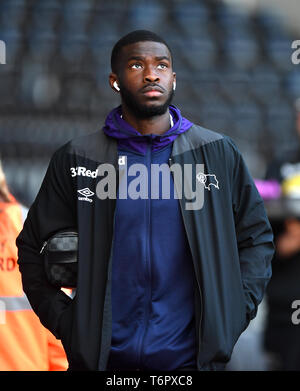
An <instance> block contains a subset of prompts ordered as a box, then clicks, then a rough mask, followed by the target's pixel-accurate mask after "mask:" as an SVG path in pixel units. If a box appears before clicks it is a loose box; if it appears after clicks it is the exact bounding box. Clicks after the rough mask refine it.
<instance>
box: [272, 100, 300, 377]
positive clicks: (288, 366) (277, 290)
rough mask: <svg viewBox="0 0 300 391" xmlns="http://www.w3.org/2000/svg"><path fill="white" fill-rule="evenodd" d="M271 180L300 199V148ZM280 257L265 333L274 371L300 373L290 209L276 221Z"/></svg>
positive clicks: (277, 164)
mask: <svg viewBox="0 0 300 391" xmlns="http://www.w3.org/2000/svg"><path fill="white" fill-rule="evenodd" d="M295 108H296V124H295V125H296V127H295V128H296V129H295V130H296V133H297V136H298V137H299V141H300V100H299V99H297V100H296V102H295ZM266 179H267V180H275V181H277V182H278V183H279V184H280V185H281V191H282V197H283V198H284V199H285V200H286V202H287V201H288V200H290V202H291V203H292V205H293V202H295V201H296V200H297V201H298V200H299V195H300V148H299V147H298V149H296V150H295V151H293V152H292V153H291V151H290V152H289V153H284V154H282V156H281V157H280V159H276V160H274V161H273V162H271V164H270V165H269V167H268V169H267V172H266ZM271 223H272V228H273V231H274V238H275V246H276V254H275V257H274V262H273V277H272V281H271V282H270V284H269V285H268V289H267V295H266V298H267V305H268V312H267V317H266V327H265V330H264V345H265V349H266V350H267V351H268V352H269V353H270V354H272V357H273V363H272V367H271V369H272V370H282V371H299V370H300V345H299V343H297V342H296V343H295V341H299V338H300V327H299V325H298V324H294V323H293V320H292V314H293V312H294V311H295V309H293V308H295V307H293V303H294V302H295V301H296V300H299V299H300V284H299V273H300V218H299V214H298V212H297V208H293V207H290V208H289V210H286V211H285V213H284V217H282V218H281V219H278V218H276V219H272V221H271Z"/></svg>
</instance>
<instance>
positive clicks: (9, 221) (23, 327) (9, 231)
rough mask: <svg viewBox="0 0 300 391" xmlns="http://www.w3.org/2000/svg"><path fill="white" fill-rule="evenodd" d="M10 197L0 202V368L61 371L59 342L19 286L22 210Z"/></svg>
mask: <svg viewBox="0 0 300 391" xmlns="http://www.w3.org/2000/svg"><path fill="white" fill-rule="evenodd" d="M10 199H11V202H9V203H7V202H0V341H1V348H0V371H64V370H67V368H68V363H67V359H66V355H65V352H64V350H63V347H62V344H61V342H60V341H59V340H57V339H56V338H55V337H54V335H53V334H51V333H50V331H49V330H47V329H46V328H45V327H44V326H43V325H42V324H41V323H40V320H39V318H38V317H37V315H36V314H35V313H34V312H33V310H32V308H31V306H30V304H29V301H28V300H27V298H26V296H25V294H24V292H23V289H22V282H21V274H20V271H19V267H18V264H17V247H16V244H15V241H16V237H17V236H18V234H19V232H20V231H21V229H22V226H23V219H22V211H21V206H20V205H19V204H18V203H17V202H16V200H15V199H14V197H13V196H10Z"/></svg>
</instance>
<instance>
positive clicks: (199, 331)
mask: <svg viewBox="0 0 300 391" xmlns="http://www.w3.org/2000/svg"><path fill="white" fill-rule="evenodd" d="M168 163H169V167H171V165H172V164H173V159H172V158H171V157H170V158H169V160H168ZM171 173H172V177H173V182H174V186H176V185H175V179H174V173H173V171H171ZM183 183H184V182H183ZM175 191H176V187H175ZM182 193H183V192H182ZM179 205H180V209H181V214H182V217H183V223H184V226H185V231H186V232H187V229H186V222H185V219H184V211H183V206H182V198H181V199H179ZM191 254H192V258H193V253H192V251H191ZM193 265H194V272H195V276H196V281H197V286H198V290H199V297H200V306H201V309H200V319H199V327H198V333H199V334H198V337H199V347H198V356H199V354H200V344H201V324H202V315H203V296H202V291H201V286H200V283H199V278H198V273H197V269H196V265H195V261H194V258H193ZM197 366H198V357H197Z"/></svg>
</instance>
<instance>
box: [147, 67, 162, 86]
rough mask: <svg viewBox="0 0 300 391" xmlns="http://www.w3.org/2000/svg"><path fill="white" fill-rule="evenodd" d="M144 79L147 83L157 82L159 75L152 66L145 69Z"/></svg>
mask: <svg viewBox="0 0 300 391" xmlns="http://www.w3.org/2000/svg"><path fill="white" fill-rule="evenodd" d="M144 81H145V82H147V83H154V82H159V76H158V74H157V73H156V72H155V70H154V69H153V68H152V67H148V68H146V69H145V75H144Z"/></svg>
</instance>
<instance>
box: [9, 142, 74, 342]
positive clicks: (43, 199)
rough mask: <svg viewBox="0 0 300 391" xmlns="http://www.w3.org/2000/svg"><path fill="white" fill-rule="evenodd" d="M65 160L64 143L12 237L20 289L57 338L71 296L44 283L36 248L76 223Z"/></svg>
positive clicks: (41, 259) (51, 162) (41, 266)
mask: <svg viewBox="0 0 300 391" xmlns="http://www.w3.org/2000/svg"><path fill="white" fill-rule="evenodd" d="M69 160H70V156H69V154H68V153H66V152H65V148H64V147H63V148H61V149H60V150H58V151H57V152H56V153H55V154H54V155H53V157H52V159H51V161H50V163H49V166H48V170H47V172H46V175H45V178H44V180H43V183H42V185H41V188H40V191H39V193H38V195H37V197H36V199H35V201H34V203H33V204H32V206H31V208H30V209H29V212H28V215H27V218H26V220H25V223H24V226H23V230H22V231H21V232H20V234H19V236H18V237H17V240H16V244H17V247H18V264H19V268H20V272H21V275H22V284H23V289H24V292H25V293H26V295H27V297H28V300H29V302H30V304H31V306H32V308H33V310H34V311H35V313H36V314H37V315H38V317H39V318H40V321H41V323H42V324H43V325H44V326H45V327H46V328H48V329H49V330H50V331H51V332H52V333H53V334H54V335H55V336H56V337H57V338H60V332H59V318H60V316H61V315H62V313H63V312H64V309H66V307H67V306H68V304H70V302H72V299H71V298H70V297H69V296H68V295H66V294H65V293H64V292H62V291H61V290H60V289H59V288H56V287H54V286H52V285H51V284H49V283H48V281H47V278H46V274H45V270H44V260H43V255H41V254H40V250H41V248H42V245H43V243H44V241H45V240H47V239H48V238H49V237H50V236H51V235H53V234H54V233H55V232H57V231H60V230H62V229H66V228H74V227H75V228H76V227H77V217H76V199H75V195H74V194H75V193H74V190H73V185H72V179H71V177H70V162H69Z"/></svg>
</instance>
